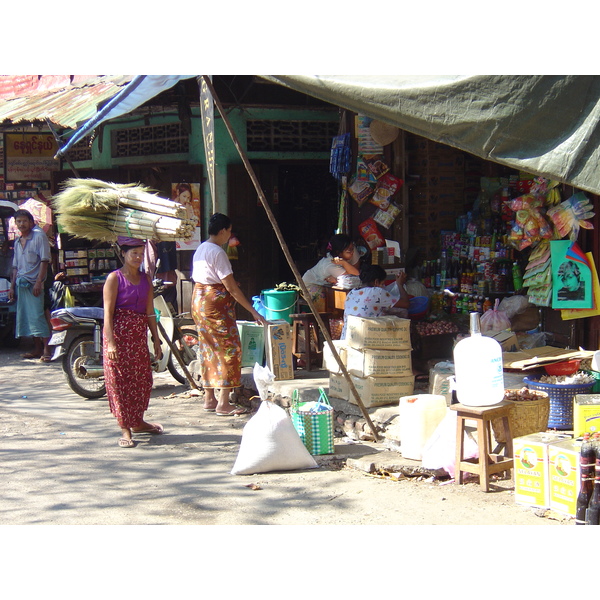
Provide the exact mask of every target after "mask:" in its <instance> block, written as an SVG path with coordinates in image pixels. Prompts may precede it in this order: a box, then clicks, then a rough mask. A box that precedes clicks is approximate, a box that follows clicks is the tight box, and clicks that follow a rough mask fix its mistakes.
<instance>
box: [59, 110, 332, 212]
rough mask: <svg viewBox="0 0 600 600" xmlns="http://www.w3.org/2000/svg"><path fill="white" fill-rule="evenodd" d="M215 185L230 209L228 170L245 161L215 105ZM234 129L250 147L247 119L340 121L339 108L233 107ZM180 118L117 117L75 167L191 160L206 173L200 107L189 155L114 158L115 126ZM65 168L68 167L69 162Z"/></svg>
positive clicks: (206, 201) (311, 155)
mask: <svg viewBox="0 0 600 600" xmlns="http://www.w3.org/2000/svg"><path fill="white" fill-rule="evenodd" d="M215 116H216V118H215V154H216V160H215V184H216V188H217V200H218V205H217V207H218V210H219V211H221V212H225V213H226V212H227V210H228V205H227V169H228V166H229V165H230V164H236V163H242V159H241V157H240V155H239V153H238V151H237V149H236V147H235V145H234V143H233V141H232V139H231V137H230V135H229V133H228V131H227V128H226V126H225V123H224V121H223V119H222V118H220V115H218V110H217V108H216V107H215ZM227 116H228V118H229V121H230V123H231V126H232V128H233V129H234V131H235V134H236V136H237V138H238V140H239V142H240V144H241V146H242V147H243V148H244V149H245V148H246V121H247V120H253V119H258V120H280V121H281V120H290V121H291V120H300V121H302V120H305V121H318V120H323V121H332V122H337V121H338V111H337V109H332V110H302V109H295V110H289V109H280V108H275V109H273V108H247V107H245V108H244V109H243V110H242V109H233V110H231V112H229V113H228V114H227ZM178 120H179V117H178V116H177V114H176V113H171V114H166V115H156V116H152V117H150V119H149V120H146V121H145V120H144V118H143V117H142V118H132V117H126V118H123V119H119V120H114V121H111V122H109V123H108V124H106V126H105V127H104V133H103V136H104V137H103V142H104V143H103V148H102V151H100V149H99V144H98V142H97V141H96V142H94V144H93V146H92V160H91V161H79V162H75V163H74V165H75V167H77V168H79V169H92V170H101V169H111V168H115V167H117V166H124V165H130V166H142V165H146V164H147V165H150V164H158V163H162V164H168V163H177V162H179V163H181V162H184V163H189V164H201V165H202V166H203V173H204V174H206V163H205V157H204V142H203V139H202V123H201V119H200V110H199V108H197V109H195V110H193V111H192V118H191V127H192V133H191V135H190V143H189V153H185V154H166V155H154V156H144V157H131V158H116V159H113V158H112V157H111V142H110V140H111V131H113V130H115V129H123V128H134V127H140V126H144V125H148V124H149V125H159V124H164V123H173V122H177V121H178ZM248 158H249V159H250V160H279V161H293V160H317V159H318V160H329V152H253V153H248ZM65 168H68V166H67V165H66V166H65ZM203 193H204V198H203V210H202V214H203V215H206V218H208V215H210V213H211V211H212V199H211V196H210V187H209V185H208V182H207V184H206V185H204V186H203Z"/></svg>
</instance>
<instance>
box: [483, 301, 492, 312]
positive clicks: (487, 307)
mask: <svg viewBox="0 0 600 600" xmlns="http://www.w3.org/2000/svg"><path fill="white" fill-rule="evenodd" d="M491 308H492V301H491V300H490V299H489V298H486V299H485V300H484V301H483V313H484V314H485V313H486V312H487V311H488V310H490V309H491Z"/></svg>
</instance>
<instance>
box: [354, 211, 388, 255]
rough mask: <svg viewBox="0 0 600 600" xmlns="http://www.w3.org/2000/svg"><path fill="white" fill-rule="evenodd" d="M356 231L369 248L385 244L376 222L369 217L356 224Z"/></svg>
mask: <svg viewBox="0 0 600 600" xmlns="http://www.w3.org/2000/svg"><path fill="white" fill-rule="evenodd" d="M358 231H359V233H360V235H361V237H362V238H363V239H364V240H365V242H367V245H368V246H369V248H370V249H371V250H373V249H374V248H379V247H380V246H385V239H384V237H383V236H382V235H381V232H380V231H379V228H378V227H377V223H375V221H374V220H373V219H372V218H371V217H369V218H368V219H367V220H365V221H363V222H362V223H361V224H360V225H359V226H358Z"/></svg>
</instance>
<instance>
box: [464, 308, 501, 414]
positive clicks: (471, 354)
mask: <svg viewBox="0 0 600 600" xmlns="http://www.w3.org/2000/svg"><path fill="white" fill-rule="evenodd" d="M454 371H455V379H456V397H457V398H458V401H459V402H460V403H461V404H464V405H465V406H492V405H494V404H498V403H499V402H502V399H503V398H504V367H503V365H502V347H501V346H500V344H499V343H498V342H497V341H496V340H495V339H493V338H491V337H487V336H484V335H481V327H480V324H479V313H476V312H472V313H471V336H470V337H468V338H464V339H462V340H460V341H459V342H458V343H457V344H456V346H455V347H454Z"/></svg>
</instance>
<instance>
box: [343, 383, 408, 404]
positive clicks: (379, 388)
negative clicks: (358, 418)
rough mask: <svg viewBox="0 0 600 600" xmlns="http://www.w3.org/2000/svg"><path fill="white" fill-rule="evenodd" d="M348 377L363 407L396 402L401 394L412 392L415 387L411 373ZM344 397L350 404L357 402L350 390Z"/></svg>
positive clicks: (405, 394) (406, 394)
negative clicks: (390, 375) (405, 375)
mask: <svg viewBox="0 0 600 600" xmlns="http://www.w3.org/2000/svg"><path fill="white" fill-rule="evenodd" d="M350 379H351V380H352V383H353V384H354V387H355V388H356V391H357V392H358V395H359V396H360V399H361V400H362V403H363V404H364V406H365V408H370V407H372V406H385V405H387V404H398V403H399V402H400V398H401V397H402V396H408V395H410V394H412V393H413V392H414V389H415V378H414V376H413V375H410V376H408V377H356V376H355V375H350ZM346 399H347V400H348V402H350V403H351V404H358V403H357V402H356V398H355V397H354V394H352V393H351V392H350V391H349V393H348V397H347V398H346Z"/></svg>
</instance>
